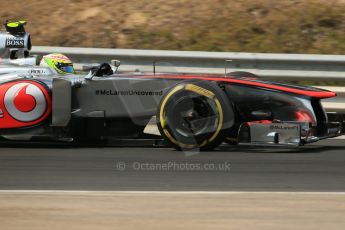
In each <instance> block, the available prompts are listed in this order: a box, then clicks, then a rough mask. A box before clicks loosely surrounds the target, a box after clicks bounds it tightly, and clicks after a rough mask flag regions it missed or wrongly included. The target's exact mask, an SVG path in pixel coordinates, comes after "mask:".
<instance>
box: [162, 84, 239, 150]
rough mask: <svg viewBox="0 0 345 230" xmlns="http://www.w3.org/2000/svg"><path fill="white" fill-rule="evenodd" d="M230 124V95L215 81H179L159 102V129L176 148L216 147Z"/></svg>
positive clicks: (232, 115) (201, 148)
mask: <svg viewBox="0 0 345 230" xmlns="http://www.w3.org/2000/svg"><path fill="white" fill-rule="evenodd" d="M233 124H234V113H233V110H232V107H231V104H230V103H229V99H228V98H227V97H226V95H225V94H224V92H223V91H222V90H221V88H220V87H219V86H218V85H217V83H215V82H207V81H192V82H182V83H180V84H178V85H176V86H174V87H172V88H171V89H170V90H169V91H168V92H166V93H165V95H164V96H163V98H162V100H161V102H160V105H159V106H158V112H157V126H158V128H159V131H160V133H161V135H162V136H163V138H164V139H166V140H167V141H168V142H170V144H171V145H173V146H174V147H175V148H176V149H179V150H190V149H200V150H210V149H212V148H215V147H217V146H218V145H219V144H220V143H221V142H222V141H223V140H224V138H225V136H226V133H227V131H228V130H229V129H230V128H231V127H232V126H233Z"/></svg>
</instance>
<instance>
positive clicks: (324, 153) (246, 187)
mask: <svg viewBox="0 0 345 230" xmlns="http://www.w3.org/2000/svg"><path fill="white" fill-rule="evenodd" d="M0 190H87V191H320V192H322V191H330V192H337V191H345V140H325V141H321V142H318V143H315V144H312V145H309V146H305V147H302V148H299V149H288V148H270V149H268V148H263V147H261V148H260V147H247V146H222V147H220V148H219V149H218V150H215V151H212V152H203V153H199V154H194V155H190V154H186V153H183V152H178V151H175V150H173V149H171V148H143V147H140V148H139V147H132V148H128V147H126V148H124V147H122V148H119V147H66V146H64V147H61V146H52V147H47V146H40V145H36V146H35V145H33V146H21V147H18V146H7V145H5V146H1V147H0Z"/></svg>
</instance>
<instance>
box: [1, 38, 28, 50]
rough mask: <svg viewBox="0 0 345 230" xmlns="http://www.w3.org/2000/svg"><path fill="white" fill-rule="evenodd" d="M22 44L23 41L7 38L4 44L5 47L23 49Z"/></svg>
mask: <svg viewBox="0 0 345 230" xmlns="http://www.w3.org/2000/svg"><path fill="white" fill-rule="evenodd" d="M24 44H25V42H24V39H14V38H7V39H6V42H5V46H6V47H12V48H24Z"/></svg>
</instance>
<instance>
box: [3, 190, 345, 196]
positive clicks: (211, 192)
mask: <svg viewBox="0 0 345 230" xmlns="http://www.w3.org/2000/svg"><path fill="white" fill-rule="evenodd" d="M1 193H3V194H4V193H22V194H25V193H36V194H39V193H46V194H48V193H49V194H85V195H87V194H90V195H92V194H105V195H126V194H134V195H165V194H167V195H232V194H233V195H235V194H285V195H345V192H321V191H315V192H311V191H310V192H303V191H301V192H298V191H294V192H292V191H291V192H287V191H286V192H284V191H271V192H269V191H78V190H0V194H1Z"/></svg>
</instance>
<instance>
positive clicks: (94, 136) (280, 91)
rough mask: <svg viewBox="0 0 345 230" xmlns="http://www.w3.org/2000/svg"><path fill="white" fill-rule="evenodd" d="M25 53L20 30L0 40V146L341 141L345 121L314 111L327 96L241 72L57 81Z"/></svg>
mask: <svg viewBox="0 0 345 230" xmlns="http://www.w3.org/2000/svg"><path fill="white" fill-rule="evenodd" d="M30 48H31V40H30V35H29V34H28V33H26V32H25V30H24V22H17V24H13V23H12V24H11V26H7V32H2V33H1V34H0V52H1V55H2V59H1V62H2V63H1V66H0V99H1V100H0V136H1V138H2V140H3V141H5V140H7V141H8V140H10V141H60V142H71V143H74V142H90V141H101V142H104V143H106V142H108V141H111V140H114V139H119V140H129V139H131V140H143V139H145V140H146V139H153V140H162V139H163V140H164V141H165V143H167V144H168V145H171V146H174V147H175V148H177V149H196V148H197V149H201V150H205V149H212V148H214V147H216V146H218V145H219V144H220V143H222V142H227V143H229V144H238V143H245V144H251V145H282V146H300V145H303V144H307V143H311V142H315V141H318V140H321V139H324V138H330V137H335V136H338V135H341V134H342V133H343V132H344V129H343V116H342V115H338V114H326V113H325V111H324V109H323V108H322V105H321V103H320V100H321V99H324V98H331V97H335V96H336V94H335V93H334V92H330V91H325V90H321V89H317V88H312V87H302V86H294V85H288V84H282V83H274V82H266V81H262V80H260V79H259V78H257V76H255V75H253V74H250V73H247V72H233V73H229V74H227V75H226V76H220V75H212V76H211V75H183V74H158V73H150V74H149V73H145V74H143V73H135V72H134V73H118V72H117V68H115V66H114V65H109V64H106V63H105V64H102V65H100V66H99V67H97V68H93V69H91V70H90V71H89V72H88V73H87V74H84V75H81V74H68V75H58V74H56V73H55V72H54V71H53V70H51V69H50V68H49V67H39V66H36V65H35V63H36V60H35V58H34V57H31V56H30V53H29V51H30ZM116 67H118V63H117V62H116ZM155 127H156V128H158V129H155ZM158 131H159V132H158ZM157 134H158V135H157Z"/></svg>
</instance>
